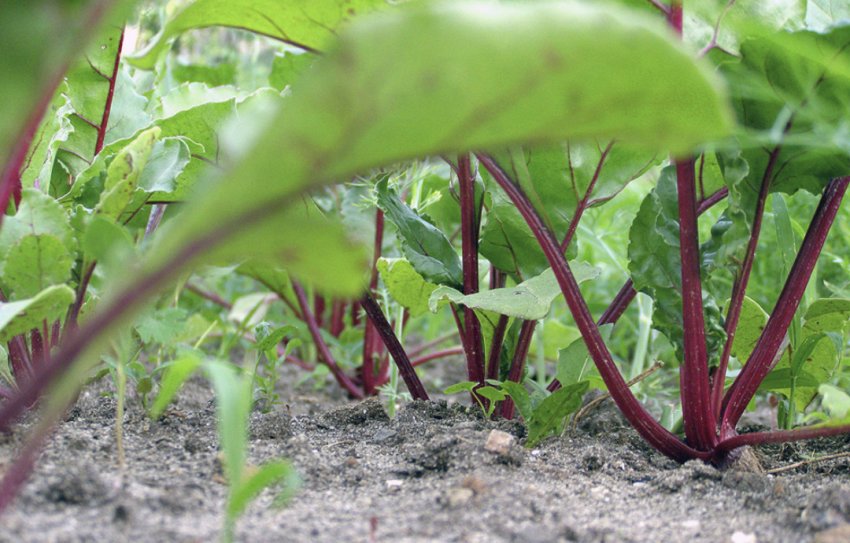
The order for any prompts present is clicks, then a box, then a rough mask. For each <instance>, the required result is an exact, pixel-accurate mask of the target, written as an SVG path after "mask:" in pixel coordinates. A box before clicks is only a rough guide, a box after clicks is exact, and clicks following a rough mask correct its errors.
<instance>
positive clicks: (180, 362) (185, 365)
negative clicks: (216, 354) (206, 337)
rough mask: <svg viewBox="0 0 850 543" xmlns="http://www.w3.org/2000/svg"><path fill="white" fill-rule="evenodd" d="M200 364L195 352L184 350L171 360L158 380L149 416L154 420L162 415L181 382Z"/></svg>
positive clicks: (181, 384) (199, 358)
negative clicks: (157, 389)
mask: <svg viewBox="0 0 850 543" xmlns="http://www.w3.org/2000/svg"><path fill="white" fill-rule="evenodd" d="M200 365H201V357H200V356H199V355H198V354H197V353H195V352H191V351H188V352H185V353H183V355H182V356H180V357H178V358H177V359H176V360H174V361H173V362H171V363H170V364H169V366H168V368H167V369H166V370H165V373H163V374H162V379H161V380H160V382H159V394H157V396H156V399H155V400H154V402H153V405H152V406H151V409H150V417H151V418H152V419H154V420H156V419H158V418H159V417H161V416H162V414H163V412H165V408H166V407H168V404H170V403H171V400H173V399H174V396H175V395H176V394H177V391H179V390H180V387H182V386H183V383H185V382H186V380H187V379H188V378H189V377H191V376H192V374H193V373H195V370H197V369H198V368H199V367H200Z"/></svg>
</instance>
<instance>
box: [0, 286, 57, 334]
mask: <svg viewBox="0 0 850 543" xmlns="http://www.w3.org/2000/svg"><path fill="white" fill-rule="evenodd" d="M73 301H74V291H73V290H71V288H70V287H68V286H66V285H54V286H51V287H47V288H46V289H44V290H43V291H41V292H39V293H38V294H36V295H35V296H33V297H32V298H28V299H26V300H18V301H15V302H8V303H3V302H0V343H6V342H7V341H9V340H10V339H12V338H13V337H15V336H17V335H19V334H24V333H26V332H29V331H30V330H32V329H33V328H38V327H40V326H41V325H42V323H43V322H44V321H47V322H53V321H55V320H56V319H60V318H62V317H64V316H65V313H67V311H68V306H70V305H71V303H72V302H73Z"/></svg>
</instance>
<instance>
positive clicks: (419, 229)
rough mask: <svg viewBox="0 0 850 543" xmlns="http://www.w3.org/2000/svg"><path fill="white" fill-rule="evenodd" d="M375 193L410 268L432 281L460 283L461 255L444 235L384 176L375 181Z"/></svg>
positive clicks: (451, 283)
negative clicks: (401, 195)
mask: <svg viewBox="0 0 850 543" xmlns="http://www.w3.org/2000/svg"><path fill="white" fill-rule="evenodd" d="M376 195H377V198H378V207H380V208H381V209H382V210H383V212H384V213H385V214H386V216H387V218H388V219H389V220H390V221H392V223H393V224H394V225H395V226H396V228H398V233H399V235H400V237H401V239H402V242H403V244H402V250H403V252H404V256H405V257H406V258H407V260H408V262H410V264H411V265H412V266H413V269H414V270H416V271H417V272H418V273H419V274H420V275H422V277H423V278H425V279H426V280H427V281H431V282H433V283H437V284H440V285H452V286H460V285H462V284H463V269H462V268H461V263H460V257H458V255H457V252H456V251H455V249H454V247H452V244H451V242H449V240H448V238H446V236H445V234H443V233H442V232H440V230H439V229H437V227H436V226H434V225H433V224H431V223H430V222H428V221H426V220H425V219H423V218H422V217H420V216H419V215H417V214H416V212H415V211H413V210H412V209H410V208H409V207H408V206H407V205H406V204H405V203H404V202H402V201H401V199H400V198H399V197H398V195H397V194H396V193H395V191H393V190H392V189H390V188H389V184H388V181H387V179H384V180H382V181H380V182H378V184H377V186H376Z"/></svg>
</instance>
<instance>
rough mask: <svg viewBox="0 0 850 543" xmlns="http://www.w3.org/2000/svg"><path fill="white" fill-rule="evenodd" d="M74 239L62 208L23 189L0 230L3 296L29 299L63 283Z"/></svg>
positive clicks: (73, 255) (67, 274) (44, 196)
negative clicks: (5, 293)
mask: <svg viewBox="0 0 850 543" xmlns="http://www.w3.org/2000/svg"><path fill="white" fill-rule="evenodd" d="M76 246H77V242H76V239H75V237H74V233H73V231H72V229H71V227H70V226H69V224H68V217H67V216H66V215H65V212H64V210H63V209H62V207H61V206H60V205H59V204H58V203H57V202H56V201H55V200H54V199H53V198H51V197H49V196H47V195H46V194H43V193H42V192H41V191H39V190H37V189H25V190H24V191H23V193H22V199H21V206H20V209H19V210H18V213H17V214H16V215H14V216H11V217H7V218H6V220H5V221H4V223H3V229H2V230H0V283H2V284H3V285H4V287H5V288H6V289H7V295H11V296H14V297H17V298H30V297H32V296H35V295H36V293H38V292H40V291H41V290H43V289H45V288H47V287H48V286H50V285H55V284H60V283H64V282H65V281H66V280H67V279H68V278H69V277H70V272H71V267H72V266H73V264H74V257H75V254H76Z"/></svg>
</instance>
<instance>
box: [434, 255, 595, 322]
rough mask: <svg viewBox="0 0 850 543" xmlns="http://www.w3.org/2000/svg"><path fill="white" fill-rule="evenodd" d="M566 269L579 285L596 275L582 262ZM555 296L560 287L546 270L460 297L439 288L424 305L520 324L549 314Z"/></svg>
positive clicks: (455, 293) (458, 294) (456, 293)
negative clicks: (455, 306) (462, 309)
mask: <svg viewBox="0 0 850 543" xmlns="http://www.w3.org/2000/svg"><path fill="white" fill-rule="evenodd" d="M570 267H571V269H572V271H573V275H574V276H575V278H576V281H578V282H579V283H583V282H585V281H589V280H592V279H594V278H596V277H597V276H598V275H599V270H598V269H596V268H595V267H593V266H591V265H590V264H588V263H586V262H575V261H573V262H572V263H571V266H570ZM559 296H561V287H560V286H558V281H557V279H555V274H554V273H553V272H552V269H551V268H549V269H547V270H546V271H544V272H543V273H541V274H540V275H538V276H536V277H532V278H531V279H529V280H528V281H524V282H522V283H520V284H519V285H517V286H515V287H511V288H498V289H494V290H484V291H481V292H477V293H475V294H469V295H464V294H463V293H462V292H460V291H458V290H455V289H453V288H451V287H439V288H437V289H436V290H435V291H434V292H433V293H432V294H431V299H430V300H429V302H428V304H429V306H430V308H431V311H434V312H436V311H437V309H438V308H439V307H440V306H441V305H442V304H443V303H444V302H445V301H449V302H453V303H456V304H460V305H464V306H466V307H471V308H474V309H483V310H486V311H492V312H494V313H499V314H501V315H508V316H509V317H516V318H519V319H523V320H540V319H543V318H545V317H546V315H548V314H549V310H550V309H551V307H552V302H554V301H555V299H556V298H558V297H559Z"/></svg>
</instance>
